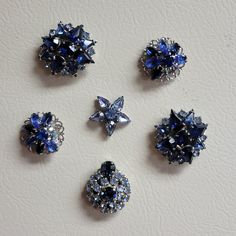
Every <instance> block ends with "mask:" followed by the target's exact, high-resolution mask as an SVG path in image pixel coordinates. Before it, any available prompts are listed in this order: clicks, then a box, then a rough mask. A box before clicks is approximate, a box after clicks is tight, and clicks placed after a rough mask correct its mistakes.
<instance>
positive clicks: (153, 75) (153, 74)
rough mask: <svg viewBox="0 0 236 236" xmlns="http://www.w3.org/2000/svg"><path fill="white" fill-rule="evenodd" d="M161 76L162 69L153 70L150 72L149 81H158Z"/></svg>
mask: <svg viewBox="0 0 236 236" xmlns="http://www.w3.org/2000/svg"><path fill="white" fill-rule="evenodd" d="M161 75H162V68H161V67H158V68H155V69H154V70H152V72H151V79H152V80H155V79H158V78H160V77H161Z"/></svg>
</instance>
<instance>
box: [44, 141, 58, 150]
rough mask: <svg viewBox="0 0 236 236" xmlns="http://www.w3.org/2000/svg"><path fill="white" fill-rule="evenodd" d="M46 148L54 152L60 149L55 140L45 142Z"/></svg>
mask: <svg viewBox="0 0 236 236" xmlns="http://www.w3.org/2000/svg"><path fill="white" fill-rule="evenodd" d="M45 146H46V149H47V151H48V152H50V153H53V152H56V151H57V150H58V146H57V144H56V143H55V142H54V141H52V140H51V141H48V142H46V143H45Z"/></svg>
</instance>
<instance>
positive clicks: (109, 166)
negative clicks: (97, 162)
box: [101, 161, 116, 176]
mask: <svg viewBox="0 0 236 236" xmlns="http://www.w3.org/2000/svg"><path fill="white" fill-rule="evenodd" d="M115 170H116V166H115V164H114V163H113V162H111V161H106V162H104V163H103V164H102V165H101V173H102V175H104V176H110V175H111V174H112V173H113V172H114V171H115Z"/></svg>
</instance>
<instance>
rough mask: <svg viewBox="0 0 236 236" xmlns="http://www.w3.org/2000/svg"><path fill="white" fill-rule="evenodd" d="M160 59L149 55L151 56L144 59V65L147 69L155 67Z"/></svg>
mask: <svg viewBox="0 0 236 236" xmlns="http://www.w3.org/2000/svg"><path fill="white" fill-rule="evenodd" d="M160 62H161V61H160V60H159V59H158V58H157V57H151V58H147V60H146V61H145V63H144V64H145V66H146V68H148V69H154V68H155V67H157V66H158V65H160Z"/></svg>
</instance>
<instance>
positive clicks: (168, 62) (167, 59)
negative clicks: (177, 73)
mask: <svg viewBox="0 0 236 236" xmlns="http://www.w3.org/2000/svg"><path fill="white" fill-rule="evenodd" d="M162 62H163V63H164V65H166V66H167V67H171V66H172V65H173V62H174V59H173V58H172V57H171V56H166V57H165V59H164V60H163V61H162Z"/></svg>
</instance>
